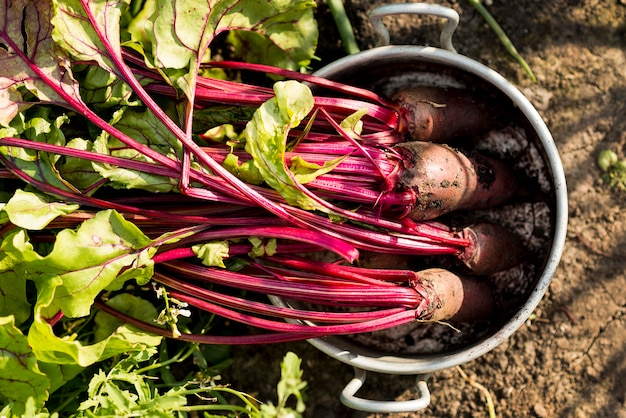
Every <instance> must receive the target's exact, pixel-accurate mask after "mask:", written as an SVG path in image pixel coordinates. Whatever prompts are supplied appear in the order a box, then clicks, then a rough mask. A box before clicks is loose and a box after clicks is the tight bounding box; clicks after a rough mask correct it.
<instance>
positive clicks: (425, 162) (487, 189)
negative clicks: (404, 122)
mask: <svg viewBox="0 0 626 418" xmlns="http://www.w3.org/2000/svg"><path fill="white" fill-rule="evenodd" d="M394 149H395V150H396V151H397V152H398V153H399V154H400V155H401V156H402V159H403V164H404V171H403V172H402V173H401V174H400V179H399V181H400V183H401V184H402V185H403V186H405V187H407V188H409V189H412V190H413V191H415V193H416V195H417V198H416V201H415V206H414V208H413V209H412V211H411V212H410V214H409V217H410V218H411V219H413V220H418V221H420V220H428V219H435V218H438V217H439V216H442V215H444V214H446V213H448V212H451V211H454V210H475V209H486V208H492V207H496V206H499V205H501V204H503V203H505V202H507V201H509V200H510V199H511V198H512V197H513V196H514V195H515V194H516V192H517V191H518V190H520V189H521V186H520V182H519V179H518V177H517V175H516V173H515V172H514V171H513V170H512V169H511V168H510V167H509V166H507V165H506V164H505V163H503V162H501V161H498V160H494V159H492V158H489V157H486V156H483V155H479V154H472V155H470V156H468V155H465V154H464V153H462V152H460V151H458V150H456V149H454V148H451V147H449V146H447V145H440V144H432V143H429V142H420V141H414V142H406V143H403V144H398V145H396V146H395V147H394Z"/></svg>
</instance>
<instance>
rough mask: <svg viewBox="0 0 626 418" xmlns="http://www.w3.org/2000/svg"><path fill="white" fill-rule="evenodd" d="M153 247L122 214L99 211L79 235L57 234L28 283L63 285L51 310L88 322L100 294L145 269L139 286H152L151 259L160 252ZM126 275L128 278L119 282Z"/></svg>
mask: <svg viewBox="0 0 626 418" xmlns="http://www.w3.org/2000/svg"><path fill="white" fill-rule="evenodd" d="M151 243H152V241H151V240H150V239H149V238H148V237H146V236H145V235H144V234H143V233H142V232H141V231H140V230H139V228H137V227H136V226H135V225H134V224H133V223H131V222H128V221H126V220H125V219H124V218H123V217H122V216H121V215H120V214H119V213H117V212H115V211H112V210H106V211H101V212H98V213H97V214H96V215H95V216H94V217H93V218H91V219H88V220H86V221H84V222H83V223H82V224H81V226H80V227H79V228H78V230H77V231H73V230H69V229H64V230H62V231H61V232H59V233H58V234H57V237H56V241H55V243H54V247H53V248H52V251H51V252H50V253H49V254H48V255H47V256H45V257H40V258H39V259H37V260H35V261H31V262H30V263H29V265H28V270H29V273H30V278H31V279H32V280H34V281H35V282H36V283H37V286H38V287H47V286H51V285H52V284H53V283H54V282H55V281H56V280H61V282H62V284H60V286H59V287H58V288H57V289H56V290H55V296H54V303H53V306H54V307H55V308H57V309H60V310H62V311H63V313H64V314H65V315H66V316H69V317H72V318H76V317H81V316H85V315H88V314H89V310H90V307H91V304H92V303H93V301H94V298H95V297H96V296H97V295H98V293H100V292H101V291H102V290H104V289H116V288H119V287H120V286H121V285H122V283H123V282H124V281H125V280H126V279H127V278H129V277H132V274H134V273H133V271H136V269H141V268H142V267H144V266H147V267H148V269H147V270H146V271H143V270H139V271H141V272H142V274H141V275H140V276H137V277H134V278H135V279H136V280H137V281H138V282H139V283H140V284H142V283H145V282H146V281H147V280H149V278H150V277H151V272H152V268H151V264H152V261H151V259H150V257H151V256H152V254H154V252H155V251H156V249H155V248H153V247H151ZM127 269H128V270H130V272H128V270H127ZM124 270H126V271H127V273H126V274H127V276H126V277H124V278H121V277H118V275H120V273H121V272H122V271H124ZM48 282H50V283H48Z"/></svg>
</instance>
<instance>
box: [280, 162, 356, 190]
mask: <svg viewBox="0 0 626 418" xmlns="http://www.w3.org/2000/svg"><path fill="white" fill-rule="evenodd" d="M346 157H347V156H341V157H337V158H334V159H332V160H329V161H326V162H325V163H324V164H323V165H319V164H315V163H309V162H307V161H305V160H304V159H303V158H302V157H300V156H296V157H294V158H292V159H291V167H290V169H291V171H292V172H293V173H294V176H295V178H296V180H297V181H298V182H299V183H300V184H305V183H308V182H310V181H313V180H315V179H316V178H317V177H318V176H321V175H322V174H326V173H328V172H330V171H332V170H333V169H334V168H335V167H337V166H338V165H339V164H340V163H341V162H342V161H343V160H344V159H345V158H346Z"/></svg>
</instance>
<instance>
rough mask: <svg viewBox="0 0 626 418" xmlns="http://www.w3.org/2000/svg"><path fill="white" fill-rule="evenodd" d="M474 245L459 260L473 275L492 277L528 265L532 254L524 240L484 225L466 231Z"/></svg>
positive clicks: (508, 232)
mask: <svg viewBox="0 0 626 418" xmlns="http://www.w3.org/2000/svg"><path fill="white" fill-rule="evenodd" d="M462 235H463V236H464V237H465V238H467V239H468V240H469V242H470V244H469V246H468V247H466V248H465V249H464V250H463V252H462V253H461V254H460V255H459V259H460V260H461V261H462V262H463V263H464V264H465V265H466V266H467V267H468V268H469V269H470V271H471V272H472V274H476V275H488V274H494V273H497V272H499V271H504V270H508V269H510V268H513V267H515V266H517V265H519V264H520V263H522V262H523V261H524V259H525V258H526V257H527V256H528V250H527V249H526V246H525V245H524V243H523V242H522V240H521V239H520V238H519V237H518V236H517V235H515V234H514V233H513V232H511V231H509V230H507V229H506V228H504V227H502V226H500V225H495V224H489V223H481V224H477V225H474V226H472V227H468V228H465V229H463V232H462Z"/></svg>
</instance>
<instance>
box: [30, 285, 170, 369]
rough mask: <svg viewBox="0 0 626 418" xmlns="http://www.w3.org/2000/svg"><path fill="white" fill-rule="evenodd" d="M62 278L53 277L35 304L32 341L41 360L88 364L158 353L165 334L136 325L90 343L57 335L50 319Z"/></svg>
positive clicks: (119, 329)
mask: <svg viewBox="0 0 626 418" xmlns="http://www.w3.org/2000/svg"><path fill="white" fill-rule="evenodd" d="M61 283H62V281H61V279H60V278H57V280H51V281H49V282H48V283H47V285H46V286H44V287H42V288H40V289H38V295H37V303H36V305H35V321H34V322H33V324H32V325H31V327H30V329H29V332H28V343H29V344H30V346H31V347H32V350H33V353H34V354H35V356H36V357H37V360H39V361H41V362H46V363H52V364H59V365H78V366H81V367H87V366H90V365H92V364H94V363H97V362H99V361H102V360H105V359H108V358H110V357H112V356H115V355H118V354H122V353H129V352H135V351H147V352H152V353H155V352H156V349H155V348H154V347H155V346H157V345H158V344H159V343H160V341H161V337H159V336H154V335H151V334H147V333H145V332H143V331H140V330H137V329H135V328H133V327H130V326H127V325H123V326H121V327H119V328H117V329H116V330H115V332H114V333H113V334H111V335H110V336H108V337H107V338H105V339H104V340H102V341H99V342H97V343H94V344H90V345H86V344H83V343H81V342H80V341H76V340H75V338H72V337H71V336H68V337H63V338H62V337H57V336H56V335H55V334H54V331H53V329H52V327H51V326H50V324H49V323H48V322H47V321H46V317H47V316H48V315H47V312H50V311H51V306H53V305H52V302H53V301H54V297H55V292H56V290H57V288H58V287H59V286H60V285H61Z"/></svg>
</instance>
